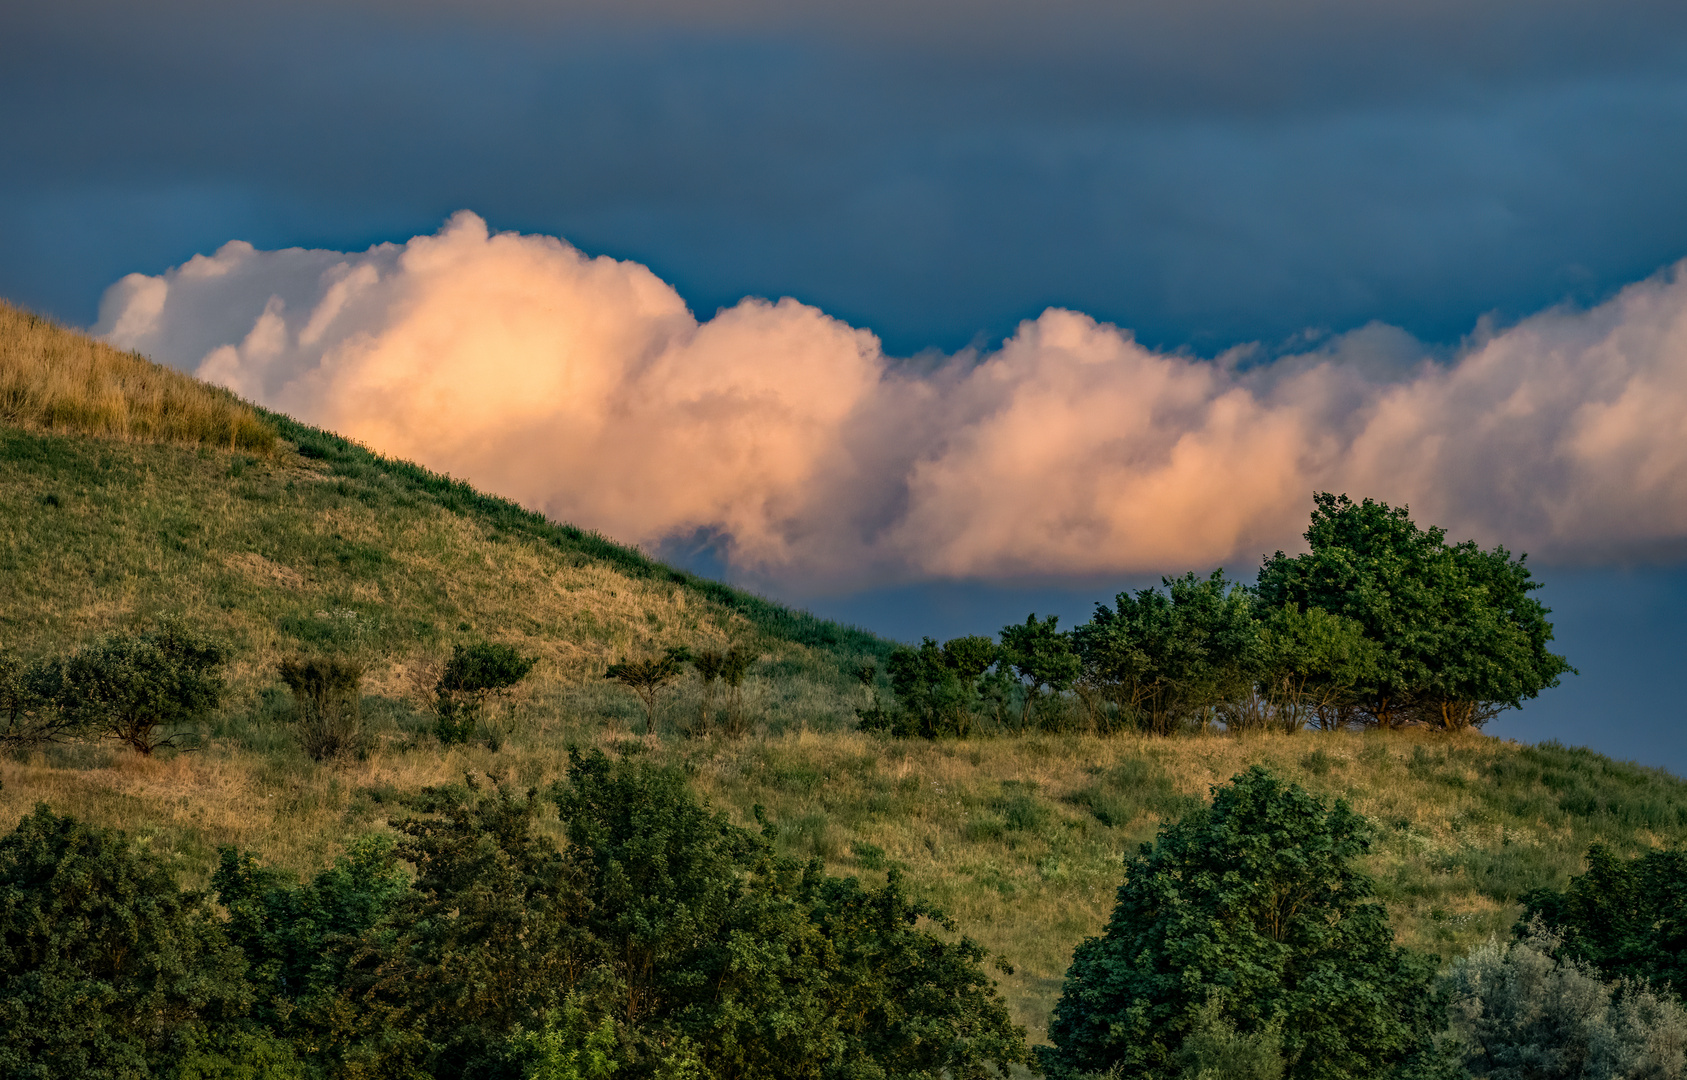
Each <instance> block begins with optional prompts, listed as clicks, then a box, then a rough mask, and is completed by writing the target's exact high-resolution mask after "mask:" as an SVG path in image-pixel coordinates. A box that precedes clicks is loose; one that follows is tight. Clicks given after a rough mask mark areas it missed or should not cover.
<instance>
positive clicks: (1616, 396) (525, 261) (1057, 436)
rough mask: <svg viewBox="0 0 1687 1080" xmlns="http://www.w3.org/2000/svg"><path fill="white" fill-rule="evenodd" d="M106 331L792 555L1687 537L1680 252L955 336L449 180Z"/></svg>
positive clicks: (570, 491) (630, 508) (644, 524)
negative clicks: (1392, 507)
mask: <svg viewBox="0 0 1687 1080" xmlns="http://www.w3.org/2000/svg"><path fill="white" fill-rule="evenodd" d="M95 332H96V333H98V334H100V335H101V336H103V337H105V338H106V339H107V340H109V341H111V342H113V343H114V344H117V345H120V346H122V347H125V348H134V349H138V350H140V351H141V352H143V353H146V354H148V355H151V356H153V357H154V358H156V359H158V360H160V361H163V362H165V363H169V364H172V365H175V366H177V367H179V368H182V369H184V370H187V371H191V372H194V373H195V374H197V375H199V376H201V377H202V378H205V379H208V380H211V381H213V382H217V383H220V384H222V385H225V386H228V387H230V388H231V389H233V390H235V391H237V392H239V393H241V394H243V395H245V396H247V397H249V398H251V399H253V400H256V401H258V402H261V403H263V404H265V405H268V406H271V407H273V408H277V409H281V410H284V411H286V412H289V413H292V414H293V415H296V416H299V417H300V418H302V419H305V420H307V421H309V422H312V423H316V424H320V425H323V426H326V427H329V428H332V429H334V430H336V431H339V432H341V433H343V434H345V435H348V436H351V437H353V438H356V439H359V440H361V441H363V442H366V443H368V444H369V445H371V446H373V447H375V448H377V449H379V450H380V451H382V452H384V453H388V454H392V455H397V456H400V457H408V458H412V459H415V460H417V461H420V462H422V463H424V464H426V465H428V466H429V467H431V468H434V469H438V470H441V471H446V472H449V473H451V474H453V475H456V476H461V477H464V478H467V479H469V480H471V481H473V482H475V483H476V484H478V485H481V486H483V487H485V488H488V489H490V490H493V491H496V492H499V493H500V494H504V495H507V496H509V497H511V498H514V499H517V500H519V501H521V502H523V503H524V504H526V505H529V506H532V507H535V508H538V509H541V510H543V511H545V512H546V513H548V514H550V515H552V516H553V517H556V518H559V519H563V520H568V521H572V522H575V523H577V524H580V525H583V526H587V527H590V528H595V529H599V530H602V531H603V532H605V533H607V534H609V535H611V536H614V537H617V538H620V539H623V540H627V541H632V542H637V543H642V544H647V545H650V544H657V543H660V542H662V541H663V540H665V539H670V538H675V537H687V536H694V535H698V534H703V535H708V536H712V537H715V538H717V539H718V542H719V543H720V544H721V548H722V553H723V555H724V557H725V558H726V559H727V561H728V562H729V563H730V564H731V565H732V566H733V567H734V568H735V569H736V570H737V571H738V572H740V573H742V574H745V575H749V576H753V577H758V578H762V579H766V580H773V581H777V582H782V583H785V584H786V585H789V586H797V585H801V586H806V587H808V588H816V589H817V588H824V587H829V586H830V587H845V586H849V585H857V584H862V583H865V582H869V581H886V580H908V579H915V578H931V577H984V578H991V577H998V578H1001V577H1037V576H1051V577H1052V576H1058V575H1095V574H1112V573H1140V572H1145V571H1149V572H1151V571H1164V570H1179V569H1183V568H1188V567H1206V566H1211V565H1216V564H1219V563H1223V562H1230V563H1231V564H1232V565H1241V564H1251V563H1252V562H1253V561H1254V560H1255V559H1257V557H1258V556H1259V554H1260V553H1261V552H1264V551H1268V550H1272V549H1275V548H1277V547H1283V546H1292V545H1293V544H1294V542H1295V540H1296V536H1297V534H1298V532H1299V531H1300V529H1301V528H1303V527H1304V521H1305V516H1306V512H1307V510H1308V507H1309V505H1310V501H1309V499H1310V495H1311V493H1312V492H1313V491H1314V490H1322V489H1328V490H1336V491H1346V492H1349V493H1351V494H1353V495H1355V496H1360V495H1369V496H1374V497H1377V498H1382V499H1385V500H1387V501H1390V502H1393V503H1396V504H1399V503H1408V504H1410V505H1411V506H1412V508H1413V511H1414V514H1415V516H1417V517H1418V518H1419V520H1420V521H1426V522H1434V523H1439V524H1443V525H1446V526H1448V527H1449V528H1450V530H1451V531H1452V532H1453V533H1454V534H1455V536H1457V537H1460V538H1463V537H1466V536H1473V537H1475V538H1477V539H1479V540H1481V541H1483V542H1484V543H1497V542H1503V543H1505V544H1507V545H1508V546H1510V547H1512V548H1513V549H1517V550H1527V551H1529V552H1531V553H1533V554H1535V555H1536V556H1537V557H1542V556H1544V557H1546V558H1548V559H1555V560H1576V559H1607V558H1617V559H1630V558H1650V557H1660V556H1662V557H1674V556H1677V555H1679V554H1680V553H1681V552H1682V551H1683V550H1687V274H1683V273H1682V267H1681V266H1677V267H1675V268H1672V269H1670V270H1668V271H1666V272H1664V273H1661V274H1659V275H1657V276H1656V277H1654V278H1651V279H1649V280H1647V281H1643V282H1639V283H1637V284H1634V285H1631V286H1629V287H1628V288H1627V289H1625V290H1623V291H1622V292H1621V293H1620V294H1619V295H1617V296H1616V297H1614V298H1613V299H1611V300H1610V301H1608V302H1607V303H1605V304H1602V305H1600V306H1599V307H1596V308H1593V309H1591V310H1587V311H1577V310H1552V311H1547V312H1543V313H1541V314H1539V315H1536V316H1533V317H1531V318H1529V319H1526V320H1524V321H1522V322H1521V323H1519V324H1517V325H1515V326H1513V327H1510V328H1509V329H1505V330H1503V331H1499V332H1492V331H1485V332H1482V333H1480V334H1478V335H1477V336H1474V337H1473V338H1472V340H1471V342H1470V343H1468V344H1467V345H1466V346H1465V347H1464V348H1463V349H1462V350H1461V351H1460V352H1459V353H1458V354H1457V355H1456V356H1453V357H1451V358H1442V359H1439V360H1437V359H1434V358H1431V357H1430V356H1429V354H1428V350H1425V349H1423V348H1422V347H1420V346H1419V345H1418V344H1417V343H1416V342H1415V341H1413V340H1412V339H1411V338H1410V337H1409V336H1408V335H1406V334H1404V333H1403V332H1401V331H1399V330H1396V329H1393V328H1390V327H1386V326H1380V325H1378V326H1371V327H1366V328H1364V329H1361V330H1358V331H1355V332H1353V333H1351V334H1347V335H1344V336H1342V337H1339V338H1337V339H1335V340H1333V341H1331V342H1328V343H1326V344H1324V345H1323V346H1322V347H1320V348H1318V349H1316V350H1313V351H1309V352H1306V353H1303V354H1301V355H1295V356H1289V357H1285V358H1282V359H1278V360H1276V361H1273V362H1271V363H1268V364H1256V365H1252V366H1249V365H1246V364H1240V363H1236V362H1234V358H1231V357H1222V358H1220V359H1219V360H1217V361H1207V360H1201V359H1198V358H1192V357H1188V356H1184V355H1179V354H1166V353H1160V352H1155V351H1153V350H1150V349H1146V348H1144V347H1142V346H1141V345H1139V344H1137V343H1136V342H1135V341H1134V340H1133V338H1132V337H1131V335H1130V333H1129V332H1128V331H1125V330H1121V329H1119V328H1117V327H1114V326H1109V325H1105V324H1100V323H1097V322H1095V321H1094V320H1092V319H1090V318H1088V317H1086V316H1084V315H1081V314H1078V313H1076V312H1071V311H1063V310H1058V309H1050V310H1049V311H1047V312H1045V313H1044V314H1043V315H1042V316H1041V317H1040V318H1037V319H1035V320H1032V321H1028V322H1026V323H1024V324H1022V325H1021V326H1020V327H1019V329H1018V330H1017V332H1016V333H1014V335H1013V336H1012V337H1010V338H1009V339H1008V340H1007V341H1006V342H1004V343H1003V344H1002V346H1001V348H1000V349H997V350H995V351H993V352H989V353H987V354H984V355H978V354H974V353H970V352H968V353H962V354H959V355H956V356H953V357H948V358H941V362H923V363H918V364H915V363H909V362H904V361H897V360H894V359H892V358H889V357H886V356H885V355H884V352H883V350H882V349H881V347H880V345H879V342H878V340H877V338H875V337H874V336H873V335H872V334H871V333H868V332H867V331H865V330H860V329H856V328H853V327H850V326H848V325H846V324H844V323H842V322H840V321H839V320H837V319H834V318H831V317H829V316H827V315H826V314H825V313H823V312H821V311H819V310H817V309H815V308H813V307H810V306H807V305H804V304H799V303H797V302H795V301H793V300H790V299H785V300H780V301H778V302H777V303H770V302H768V301H765V300H759V299H747V300H744V301H742V302H741V303H739V304H737V305H736V306H734V307H732V308H728V309H725V310H722V311H720V312H719V313H717V314H716V315H715V316H714V317H713V318H711V319H708V320H706V321H701V322H700V321H699V320H698V319H697V318H696V317H695V316H694V315H693V314H692V313H691V312H690V311H689V310H688V309H687V307H686V305H685V303H684V301H683V300H682V299H681V297H680V296H679V294H678V293H677V292H675V290H674V289H673V288H672V287H671V286H669V285H668V284H666V283H665V282H663V281H662V280H660V279H659V278H657V277H656V276H655V275H654V274H652V273H651V272H650V271H649V270H648V269H646V268H645V267H643V266H640V265H638V264H636V263H631V262H619V261H616V260H613V259H610V258H606V257H599V258H591V257H589V256H587V255H585V254H583V253H581V252H580V251H578V250H576V249H575V248H573V247H570V246H569V245H568V244H566V243H564V242H562V241H560V240H558V239H555V238H552V237H544V236H523V235H518V234H515V233H497V234H494V233H490V232H489V231H488V229H487V226H486V224H485V222H484V221H482V220H481V219H480V218H479V217H477V216H475V215H474V214H471V213H467V212H463V213H459V214H457V215H456V216H454V217H453V218H452V219H451V220H450V221H449V222H447V223H446V225H445V226H444V227H443V228H442V229H441V230H440V232H439V233H437V234H435V235H432V236H419V237H416V238H414V239H412V240H410V241H409V242H408V243H405V244H401V245H399V244H385V245H380V246H378V247H374V248H371V249H369V250H368V251H365V252H360V253H354V254H348V253H341V252H334V251H308V250H303V249H296V248H295V249H288V250H285V251H259V250H256V249H254V248H253V247H252V246H251V245H249V244H244V243H239V242H235V243H230V244H227V245H225V246H224V247H223V248H222V249H220V250H219V251H217V252H216V253H215V254H214V255H210V256H197V257H195V258H194V259H192V260H190V261H188V262H187V263H184V264H183V265H181V266H179V267H176V268H174V269H172V270H169V271H167V272H165V273H163V274H160V275H157V276H146V275H140V274H131V275H130V276H128V277H126V278H124V279H123V280H121V281H119V282H117V283H116V284H115V285H113V286H112V287H111V288H110V289H109V290H108V291H107V293H106V296H105V299H104V301H103V303H102V306H101V311H100V322H99V325H98V326H97V327H96V328H95Z"/></svg>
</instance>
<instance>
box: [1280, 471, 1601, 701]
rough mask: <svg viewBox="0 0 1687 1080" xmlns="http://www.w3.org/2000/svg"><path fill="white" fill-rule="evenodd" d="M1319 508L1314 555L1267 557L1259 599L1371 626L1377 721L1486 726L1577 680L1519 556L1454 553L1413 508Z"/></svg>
mask: <svg viewBox="0 0 1687 1080" xmlns="http://www.w3.org/2000/svg"><path fill="white" fill-rule="evenodd" d="M1315 501H1316V504H1317V505H1316V508H1315V509H1314V511H1313V513H1312V524H1311V527H1310V528H1309V529H1308V530H1307V532H1306V540H1307V543H1308V544H1309V545H1310V547H1311V550H1310V551H1309V552H1308V553H1306V554H1304V555H1298V556H1294V557H1292V558H1291V557H1289V556H1287V555H1285V554H1284V553H1283V552H1281V551H1279V552H1277V553H1276V554H1275V555H1273V556H1271V557H1269V558H1267V559H1266V560H1265V563H1264V565H1263V566H1262V567H1261V569H1260V573H1259V583H1258V586H1257V589H1258V594H1259V598H1260V600H1261V602H1262V603H1263V604H1264V605H1265V606H1266V607H1267V608H1272V609H1275V608H1279V607H1281V606H1283V605H1285V604H1291V605H1293V606H1295V607H1296V608H1298V609H1301V610H1306V609H1309V608H1319V609H1322V610H1324V611H1328V612H1332V613H1334V614H1337V615H1342V616H1345V617H1347V618H1350V619H1353V620H1354V621H1356V622H1357V623H1359V625H1360V626H1362V627H1363V628H1364V632H1365V635H1366V637H1368V638H1370V639H1371V640H1372V641H1374V642H1376V643H1377V644H1378V646H1379V647H1380V649H1381V652H1380V654H1379V656H1378V658H1377V659H1378V662H1377V668H1376V671H1375V673H1374V674H1373V675H1372V676H1371V677H1370V678H1369V679H1368V680H1367V681H1366V682H1365V684H1364V685H1363V686H1362V687H1361V688H1360V698H1361V704H1362V707H1363V708H1364V709H1365V711H1366V712H1367V713H1368V714H1369V715H1370V717H1371V718H1372V719H1374V720H1375V721H1376V722H1377V723H1379V724H1381V725H1383V726H1385V727H1388V726H1393V725H1395V724H1397V723H1400V722H1402V721H1404V720H1407V719H1412V718H1417V719H1427V720H1430V721H1432V722H1435V723H1438V724H1441V725H1444V726H1447V727H1453V728H1457V727H1465V726H1472V725H1480V724H1481V723H1483V722H1485V721H1486V720H1487V719H1488V718H1489V717H1491V716H1492V715H1493V714H1494V713H1495V712H1497V711H1498V710H1500V709H1504V708H1515V707H1517V706H1518V705H1520V704H1521V703H1522V702H1523V701H1524V700H1525V699H1527V698H1532V697H1534V696H1536V695H1537V694H1539V693H1540V691H1542V690H1544V689H1546V688H1548V687H1552V686H1556V685H1558V677H1559V676H1560V675H1563V674H1565V673H1566V672H1569V671H1571V670H1572V669H1571V668H1570V666H1569V664H1568V663H1567V662H1566V661H1565V660H1564V658H1563V657H1562V656H1557V655H1555V654H1553V653H1550V652H1548V651H1547V649H1546V644H1547V642H1548V641H1550V640H1551V639H1552V627H1551V624H1550V623H1549V622H1548V621H1547V619H1546V616H1547V614H1548V611H1547V609H1546V608H1544V607H1542V606H1541V604H1540V602H1539V601H1537V600H1535V599H1533V598H1532V597H1530V596H1529V593H1530V592H1531V591H1533V590H1535V589H1537V588H1539V584H1538V583H1537V582H1535V581H1533V580H1531V576H1530V573H1529V570H1528V568H1527V567H1526V566H1525V565H1524V559H1523V558H1522V557H1519V558H1516V559H1513V558H1512V557H1511V554H1510V552H1508V551H1506V549H1505V548H1503V547H1496V548H1494V549H1492V550H1491V551H1483V550H1482V549H1480V548H1478V547H1477V546H1476V545H1475V543H1473V542H1469V541H1467V542H1465V543H1462V544H1456V545H1449V544H1447V543H1446V542H1445V536H1446V532H1445V530H1443V529H1440V528H1434V527H1432V528H1429V529H1420V528H1418V526H1417V525H1415V524H1413V522H1412V520H1411V517H1410V516H1409V514H1408V512H1407V509H1406V508H1405V507H1398V508H1395V507H1390V506H1389V505H1387V504H1386V503H1380V502H1374V501H1372V500H1370V499H1366V500H1364V501H1363V502H1359V503H1355V502H1353V501H1352V500H1351V499H1349V498H1348V497H1347V496H1345V495H1340V496H1337V495H1332V494H1330V493H1328V492H1321V493H1319V494H1318V495H1317V496H1315Z"/></svg>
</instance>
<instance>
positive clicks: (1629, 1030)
mask: <svg viewBox="0 0 1687 1080" xmlns="http://www.w3.org/2000/svg"><path fill="white" fill-rule="evenodd" d="M1447 982H1448V984H1449V989H1450V991H1451V994H1452V999H1453V1000H1452V1009H1451V1017H1452V1030H1451V1032H1450V1034H1451V1035H1452V1036H1453V1039H1452V1040H1450V1045H1451V1047H1453V1048H1456V1049H1457V1050H1458V1051H1461V1052H1462V1055H1463V1057H1464V1064H1465V1066H1466V1067H1467V1068H1468V1069H1469V1071H1470V1073H1471V1075H1473V1076H1476V1077H1480V1078H1482V1080H1677V1078H1679V1077H1682V1076H1684V1075H1687V1013H1684V1012H1683V1010H1682V1008H1681V1005H1680V1003H1679V1002H1678V1001H1677V1000H1676V999H1675V997H1674V996H1673V995H1670V994H1668V993H1667V992H1662V993H1660V992H1659V991H1658V990H1656V989H1655V988H1653V987H1650V986H1647V985H1645V984H1639V983H1634V982H1630V981H1626V980H1619V981H1617V982H1615V983H1609V982H1605V981H1603V980H1601V978H1600V974H1599V972H1598V970H1597V969H1595V968H1593V967H1591V966H1589V965H1587V964H1585V963H1582V962H1580V961H1578V960H1576V959H1574V958H1572V957H1570V956H1567V955H1565V950H1564V948H1563V941H1562V939H1561V938H1560V937H1559V936H1558V935H1557V934H1556V933H1554V932H1553V931H1551V930H1550V929H1549V928H1548V927H1547V926H1546V924H1545V923H1544V922H1542V921H1541V919H1540V918H1539V917H1536V918H1534V919H1531V920H1530V921H1529V922H1528V923H1527V924H1525V927H1524V929H1523V933H1522V935H1521V936H1520V938H1519V940H1517V941H1514V942H1510V943H1507V944H1503V945H1502V944H1499V943H1497V942H1490V943H1488V944H1487V945H1485V946H1482V947H1480V948H1478V949H1477V950H1476V951H1475V952H1473V953H1472V954H1471V955H1470V956H1467V957H1465V958H1463V959H1462V960H1460V961H1459V962H1458V963H1457V964H1456V965H1455V966H1454V968H1453V971H1452V972H1451V974H1450V976H1449V978H1448V980H1447Z"/></svg>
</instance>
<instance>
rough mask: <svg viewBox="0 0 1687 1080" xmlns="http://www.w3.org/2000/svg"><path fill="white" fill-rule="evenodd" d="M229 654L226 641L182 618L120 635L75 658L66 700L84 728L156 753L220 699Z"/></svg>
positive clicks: (68, 672) (184, 734) (69, 666)
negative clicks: (150, 629) (148, 630)
mask: <svg viewBox="0 0 1687 1080" xmlns="http://www.w3.org/2000/svg"><path fill="white" fill-rule="evenodd" d="M227 659H228V650H227V648H226V647H225V646H223V645H222V644H221V643H219V642H217V641H214V640H212V639H211V638H208V637H206V636H204V635H202V634H198V633H195V632H193V631H191V630H188V629H187V628H185V627H183V626H181V625H180V624H178V623H173V622H167V623H165V624H163V625H162V626H161V627H160V628H159V629H158V630H156V631H154V632H152V633H146V634H118V635H115V636H113V637H109V638H107V639H105V640H104V641H102V642H100V643H99V644H97V645H94V646H92V647H90V648H86V649H83V650H81V651H79V652H78V653H76V655H74V656H72V657H71V658H70V660H69V662H68V663H67V664H66V665H65V671H64V684H63V685H64V689H63V698H62V700H63V707H64V708H65V709H66V710H67V711H68V712H69V713H70V715H71V716H73V717H74V718H75V720H76V722H77V723H78V724H79V725H81V726H83V727H84V728H87V729H89V730H93V731H97V732H99V733H100V734H102V735H105V736H107V737H108V738H113V739H116V740H117V741H119V742H122V743H125V744H127V745H129V746H131V747H133V748H134V749H135V750H136V751H137V752H139V753H142V754H151V753H152V752H153V751H154V750H156V749H158V748H159V747H161V746H175V745H178V740H182V739H186V738H189V737H190V736H189V735H188V733H187V732H184V731H182V730H180V729H181V727H182V726H184V725H186V724H190V723H194V722H196V721H198V720H201V719H203V718H204V717H205V716H206V715H207V714H208V713H210V712H211V711H212V710H213V709H215V708H216V707H217V705H218V704H219V703H220V702H221V701H222V695H223V680H222V675H221V673H220V672H219V671H218V668H220V667H221V666H222V665H223V663H224V662H225V661H226V660H227ZM172 728H174V729H176V730H173V731H172V730H170V729H172ZM166 732H168V734H166Z"/></svg>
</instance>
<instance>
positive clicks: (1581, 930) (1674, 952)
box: [1518, 844, 1687, 993]
mask: <svg viewBox="0 0 1687 1080" xmlns="http://www.w3.org/2000/svg"><path fill="white" fill-rule="evenodd" d="M1524 907H1525V910H1524V915H1523V918H1522V920H1520V921H1519V923H1518V929H1519V932H1520V933H1521V932H1524V931H1525V930H1526V928H1527V927H1529V926H1530V925H1531V922H1532V921H1533V920H1535V919H1539V920H1541V921H1542V922H1544V923H1545V924H1546V925H1547V926H1550V927H1551V928H1552V929H1553V931H1554V932H1555V933H1556V934H1557V935H1559V937H1560V938H1561V939H1562V944H1563V951H1564V953H1565V955H1566V956H1568V957H1570V958H1573V959H1575V960H1579V961H1582V962H1585V963H1588V964H1591V965H1593V966H1594V967H1595V968H1596V969H1598V970H1599V971H1601V972H1603V973H1604V975H1605V977H1606V978H1621V979H1639V980H1646V981H1649V982H1652V983H1654V984H1656V985H1657V986H1659V987H1663V988H1668V989H1671V990H1673V991H1675V992H1676V993H1681V992H1682V991H1684V990H1687V851H1680V850H1676V851H1653V852H1648V853H1647V854H1645V855H1642V856H1640V857H1639V858H1637V859H1632V860H1630V859H1624V858H1621V857H1619V856H1618V855H1616V854H1615V853H1614V852H1612V851H1611V850H1609V849H1608V848H1606V847H1605V846H1604V845H1603V844H1595V845H1593V846H1592V847H1591V848H1589V849H1588V853H1587V872H1586V873H1584V874H1581V875H1579V876H1577V877H1575V878H1573V879H1571V881H1570V884H1569V887H1568V888H1566V889H1564V890H1563V891H1562V892H1558V891H1555V890H1545V891H1537V892H1533V893H1531V894H1529V895H1528V896H1527V897H1525V898H1524Z"/></svg>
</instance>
